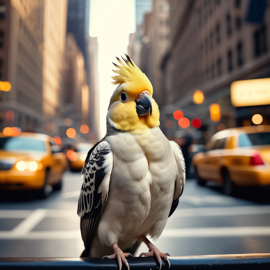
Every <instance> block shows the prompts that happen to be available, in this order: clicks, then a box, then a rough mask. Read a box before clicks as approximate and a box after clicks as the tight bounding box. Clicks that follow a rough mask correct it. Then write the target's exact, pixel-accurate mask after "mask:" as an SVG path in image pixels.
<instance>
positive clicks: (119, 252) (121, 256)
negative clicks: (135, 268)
mask: <svg viewBox="0 0 270 270" xmlns="http://www.w3.org/2000/svg"><path fill="white" fill-rule="evenodd" d="M130 256H131V257H132V258H133V255H132V254H130V253H124V252H123V251H122V250H121V249H120V248H118V249H116V250H115V253H114V254H112V255H107V256H104V257H102V259H117V261H118V265H119V270H122V262H123V263H124V264H125V265H126V267H127V269H128V270H130V268H129V264H128V261H127V259H126V257H130Z"/></svg>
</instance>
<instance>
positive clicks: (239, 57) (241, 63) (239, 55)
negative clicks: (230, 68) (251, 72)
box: [236, 42, 243, 67]
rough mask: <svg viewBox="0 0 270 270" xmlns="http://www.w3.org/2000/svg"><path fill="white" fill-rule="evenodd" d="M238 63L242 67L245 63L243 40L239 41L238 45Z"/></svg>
mask: <svg viewBox="0 0 270 270" xmlns="http://www.w3.org/2000/svg"><path fill="white" fill-rule="evenodd" d="M236 50H237V65H238V67H241V66H242V65H243V45H242V42H238V44H237V47H236Z"/></svg>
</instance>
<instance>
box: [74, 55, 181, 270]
mask: <svg viewBox="0 0 270 270" xmlns="http://www.w3.org/2000/svg"><path fill="white" fill-rule="evenodd" d="M117 60H118V62H119V64H120V65H119V64H118V65H117V64H114V63H113V64H114V65H115V66H116V67H117V68H118V69H117V70H113V71H114V72H115V73H116V74H117V75H115V76H114V77H113V79H114V80H115V81H114V84H117V85H118V87H117V88H116V90H115V91H114V93H113V95H112V97H111V100H110V105H109V108H108V113H107V134H106V136H105V137H104V138H103V139H102V140H101V141H100V142H98V143H97V144H96V145H94V146H93V148H92V149H90V151H89V152H88V155H87V158H86V160H85V164H84V167H83V170H82V178H83V184H82V188H81V194H80V197H79V201H78V215H79V216H80V217H81V235H82V239H83V242H84V246H85V249H84V251H83V252H82V254H81V257H102V256H106V255H107V256H106V257H107V258H109V259H111V258H116V259H117V261H118V264H119V269H120V270H121V268H122V262H123V263H124V264H125V265H126V266H127V268H128V269H129V266H128V263H127V260H126V257H128V256H129V255H130V253H131V254H134V253H135V252H136V250H137V249H138V247H139V245H140V243H141V242H144V243H145V244H146V245H147V247H148V249H149V252H147V253H142V254H141V256H154V257H156V258H157V260H158V262H159V265H160V268H161V265H162V261H161V257H162V258H164V259H165V260H166V261H168V258H167V256H168V254H167V253H165V254H164V253H162V252H160V251H159V250H158V248H157V247H155V246H154V245H153V244H152V243H151V242H150V240H149V239H148V238H147V237H149V238H150V239H157V238H158V237H159V236H160V235H161V233H162V231H163V229H164V227H165V225H166V221H167V219H168V217H169V216H170V215H171V214H172V213H173V212H174V210H175V209H176V207H177V205H178V201H179V197H180V196H181V194H182V192H183V189H184V184H185V164H184V159H183V155H182V152H181V150H180V148H179V147H178V145H177V144H176V143H175V142H173V141H168V140H167V138H166V137H165V136H164V134H163V133H162V132H161V130H160V128H159V109H158V105H157V104H156V102H155V100H154V99H153V97H152V95H153V88H152V85H151V83H150V81H149V79H148V78H147V77H146V75H145V74H144V73H142V71H141V70H140V69H139V68H138V67H137V66H136V65H135V63H134V62H133V61H132V60H131V59H130V57H129V56H128V55H126V59H123V61H121V60H120V59H119V58H117ZM108 254H112V255H108ZM168 263H169V261H168Z"/></svg>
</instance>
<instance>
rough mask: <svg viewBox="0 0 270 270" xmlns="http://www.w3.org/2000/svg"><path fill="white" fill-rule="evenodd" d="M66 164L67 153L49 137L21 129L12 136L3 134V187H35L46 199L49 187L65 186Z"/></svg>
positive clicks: (0, 177)
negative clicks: (63, 182)
mask: <svg viewBox="0 0 270 270" xmlns="http://www.w3.org/2000/svg"><path fill="white" fill-rule="evenodd" d="M66 166H67V161H66V155H65V154H64V153H63V151H62V149H61V148H60V147H59V146H57V145H55V143H54V141H53V139H52V138H51V137H50V136H47V135H44V134H34V133H24V132H22V133H20V134H19V135H18V136H15V137H13V136H4V135H3V133H0V189H1V190H3V189H5V190H6V189H11V190H15V189H30V190H36V191H37V193H38V195H39V196H40V197H43V198H45V197H47V196H48V188H47V186H49V185H51V186H52V188H53V189H54V190H60V189H61V188H62V175H63V173H64V171H65V169H66Z"/></svg>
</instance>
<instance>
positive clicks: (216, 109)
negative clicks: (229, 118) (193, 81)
mask: <svg viewBox="0 0 270 270" xmlns="http://www.w3.org/2000/svg"><path fill="white" fill-rule="evenodd" d="M209 110H210V117H211V120H212V121H214V122H218V121H219V120H220V106H219V105H218V104H217V103H214V104H211V105H210V107H209Z"/></svg>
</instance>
